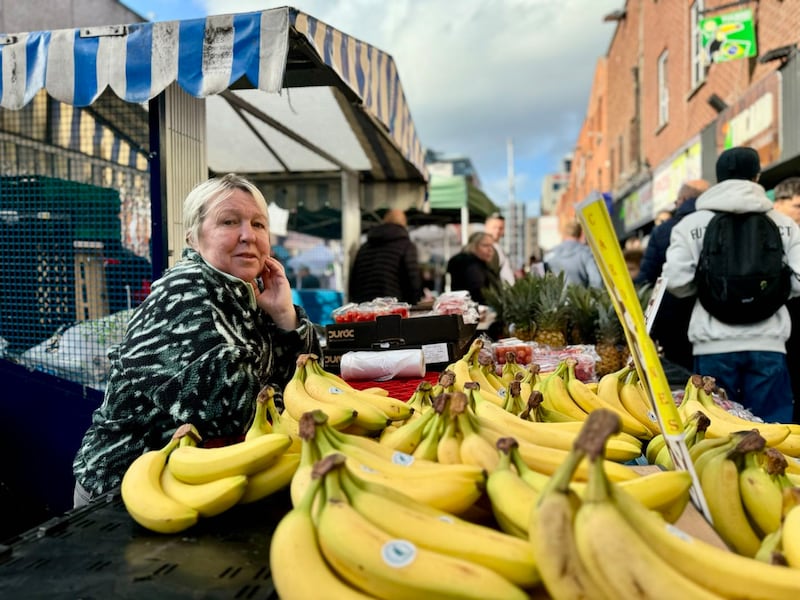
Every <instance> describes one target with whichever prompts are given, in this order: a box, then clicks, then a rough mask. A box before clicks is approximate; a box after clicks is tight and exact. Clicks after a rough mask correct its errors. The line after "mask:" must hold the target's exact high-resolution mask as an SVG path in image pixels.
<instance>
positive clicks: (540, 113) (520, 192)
mask: <svg viewBox="0 0 800 600" xmlns="http://www.w3.org/2000/svg"><path fill="white" fill-rule="evenodd" d="M123 4H125V5H126V6H128V7H130V8H131V9H132V10H134V11H135V12H137V13H138V14H140V15H141V16H143V17H145V18H146V19H149V20H152V21H168V20H173V19H189V18H196V17H203V16H206V15H213V14H226V13H236V12H248V11H258V10H265V9H268V8H274V7H278V6H286V5H287V2H285V1H284V2H269V1H265V0H191V1H187V0H123ZM289 5H290V6H293V7H294V8H297V9H298V10H300V11H302V12H305V13H307V14H309V15H311V16H313V17H316V18H317V19H319V20H321V21H324V22H325V23H327V24H329V25H331V26H333V27H335V28H336V29H339V30H340V31H342V32H344V33H346V34H348V35H351V36H354V37H356V38H358V39H360V40H362V41H364V42H367V43H368V44H371V45H373V46H376V47H378V48H380V49H381V50H383V51H385V52H387V53H389V54H391V55H392V57H393V58H394V61H395V63H396V65H397V68H398V71H399V75H400V82H401V84H402V86H403V90H404V92H405V95H406V100H407V102H408V105H409V107H410V110H411V116H412V118H413V120H414V124H415V127H416V130H417V135H418V137H419V139H420V142H421V143H422V145H423V147H424V148H425V149H430V150H434V151H436V152H438V153H442V154H444V155H446V156H458V157H467V158H469V159H470V160H471V161H472V164H473V166H474V167H475V169H476V171H477V174H478V177H479V179H480V182H481V185H482V188H483V190H484V192H486V194H487V195H488V196H489V197H490V198H491V199H492V200H493V201H494V202H495V204H497V205H498V206H501V207H504V206H507V205H508V203H509V201H510V200H511V199H512V194H513V200H514V201H515V202H517V203H524V204H525V205H526V210H527V212H528V216H536V215H537V214H538V211H539V200H540V198H541V186H542V177H543V176H544V175H546V174H547V173H552V172H555V171H558V170H560V168H561V165H562V161H563V159H564V157H565V156H566V155H567V154H568V153H569V152H571V151H572V148H573V147H574V145H575V142H576V140H577V136H578V131H579V129H580V127H581V124H582V122H583V119H584V117H585V114H586V108H587V104H588V100H589V93H590V90H591V86H592V78H593V76H594V70H595V66H596V63H597V60H598V59H599V58H600V57H601V56H603V55H605V53H606V51H607V50H608V46H609V44H610V42H611V37H612V35H613V33H614V27H615V23H613V22H609V23H606V22H603V16H605V15H607V14H609V13H610V12H612V11H614V10H619V9H622V8H624V6H625V0H307V1H306V0H295V1H294V2H291V3H289ZM509 140H510V144H509ZM509 145H510V146H511V147H512V149H513V161H509V159H508V158H509V152H508V147H509ZM510 162H512V163H513V173H514V178H513V192H512V186H511V185H510V177H509V166H510Z"/></svg>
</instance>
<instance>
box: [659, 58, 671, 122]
mask: <svg viewBox="0 0 800 600" xmlns="http://www.w3.org/2000/svg"><path fill="white" fill-rule="evenodd" d="M668 55H669V53H668V51H667V50H664V51H663V52H662V53H661V55H660V56H659V57H658V126H659V127H663V126H664V125H666V124H667V122H668V121H669V88H668V87H667V57H668Z"/></svg>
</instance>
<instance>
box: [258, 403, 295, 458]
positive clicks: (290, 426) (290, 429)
mask: <svg viewBox="0 0 800 600" xmlns="http://www.w3.org/2000/svg"><path fill="white" fill-rule="evenodd" d="M267 412H268V413H269V417H270V420H271V421H272V431H273V432H274V433H282V434H283V435H288V436H289V437H290V438H292V443H291V445H290V446H289V447H288V448H287V449H286V452H296V453H299V452H300V445H301V443H302V440H301V439H300V430H299V424H298V422H297V421H295V420H294V419H293V418H292V415H290V414H289V412H288V411H287V410H285V409H284V411H283V412H278V407H277V406H275V402H274V400H270V401H268V402H267Z"/></svg>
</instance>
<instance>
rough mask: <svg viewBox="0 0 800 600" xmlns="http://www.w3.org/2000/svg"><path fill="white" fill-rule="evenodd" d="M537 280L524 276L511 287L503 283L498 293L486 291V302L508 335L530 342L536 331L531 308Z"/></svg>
mask: <svg viewBox="0 0 800 600" xmlns="http://www.w3.org/2000/svg"><path fill="white" fill-rule="evenodd" d="M538 279H539V278H537V277H532V276H530V275H526V276H525V277H521V278H520V279H517V280H516V281H515V282H514V284H513V285H511V284H508V283H504V284H503V287H502V288H501V289H500V290H499V291H494V290H487V291H486V302H487V304H489V306H491V307H492V308H494V309H495V311H496V312H497V319H498V320H499V321H502V322H503V323H505V325H506V327H507V328H508V330H509V334H510V335H514V336H516V337H518V338H519V339H521V340H525V341H529V340H532V339H533V334H534V332H535V331H536V323H535V322H534V321H533V307H534V306H535V305H536V299H537V297H538V294H539V292H538Z"/></svg>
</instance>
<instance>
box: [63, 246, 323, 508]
mask: <svg viewBox="0 0 800 600" xmlns="http://www.w3.org/2000/svg"><path fill="white" fill-rule="evenodd" d="M296 310H297V315H298V318H299V322H300V325H299V327H298V328H297V329H296V330H292V331H284V330H281V329H279V328H278V327H277V325H276V324H275V323H274V322H273V321H272V319H271V318H270V317H269V316H268V315H267V314H266V313H265V312H263V311H262V310H261V309H260V308H258V306H257V305H256V299H255V292H254V290H253V288H252V286H251V285H250V284H249V283H247V282H245V281H243V280H241V279H238V278H236V277H233V276H231V275H228V274H226V273H223V272H221V271H219V270H217V269H215V268H214V267H212V266H210V265H209V264H208V263H206V262H205V261H204V260H203V259H202V258H201V257H200V255H199V254H198V253H197V252H196V251H194V250H191V249H186V250H184V254H183V256H182V259H181V261H180V262H178V263H177V264H176V265H175V266H174V267H172V268H171V269H169V270H168V271H167V272H166V273H165V275H164V277H162V278H161V279H160V280H159V281H157V282H155V283H154V285H153V288H152V291H151V293H150V295H149V296H148V297H147V299H145V301H144V302H143V303H142V304H141V305H139V307H137V309H136V310H135V311H134V314H133V316H132V317H131V320H130V323H129V324H128V328H127V332H126V334H125V337H124V339H123V341H122V343H121V344H120V345H119V346H116V347H114V348H113V349H112V350H111V352H110V353H109V358H110V359H111V371H110V374H109V379H108V385H107V387H106V392H105V397H104V399H103V403H102V404H101V405H100V407H99V408H98V409H97V410H96V411H95V412H94V414H93V415H92V423H91V425H90V427H89V429H88V431H87V432H86V434H85V436H84V438H83V442H82V443H81V446H80V449H79V450H78V453H77V455H76V457H75V460H74V463H73V471H74V475H75V479H76V481H77V482H78V483H80V484H81V485H82V486H83V487H84V488H85V489H86V490H88V491H89V492H91V493H92V494H95V495H96V494H101V493H104V492H107V491H108V490H111V489H113V488H115V487H117V486H118V485H119V484H120V482H121V481H122V476H123V475H124V473H125V470H126V469H127V468H128V466H129V465H130V464H131V463H132V462H133V460H134V459H135V458H136V457H137V456H139V455H141V454H142V453H144V452H146V451H148V450H153V449H158V448H162V447H163V446H165V445H166V444H167V442H168V440H169V438H170V437H171V436H172V434H173V432H174V431H175V429H176V428H177V427H178V426H179V425H180V424H182V423H192V424H193V425H194V426H195V427H197V429H198V430H199V432H200V434H201V435H202V436H203V439H205V440H209V439H213V438H230V437H237V436H240V435H242V434H243V433H244V431H245V429H246V427H247V425H248V424H249V422H250V421H251V419H252V416H253V412H254V407H255V398H256V396H257V394H258V392H259V391H260V389H261V388H262V387H263V386H264V385H265V384H267V383H270V384H273V385H275V386H277V387H278V389H282V388H283V386H284V385H285V384H286V382H287V381H288V380H289V378H290V377H291V375H292V373H293V372H294V368H295V361H296V358H297V356H298V355H299V354H301V353H306V352H312V353H314V354H317V355H318V356H319V355H320V345H319V340H318V338H317V335H316V332H315V331H314V327H313V325H312V324H311V322H310V321H309V320H308V319H307V317H306V314H305V313H304V312H303V310H302V309H301V308H300V307H296Z"/></svg>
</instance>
